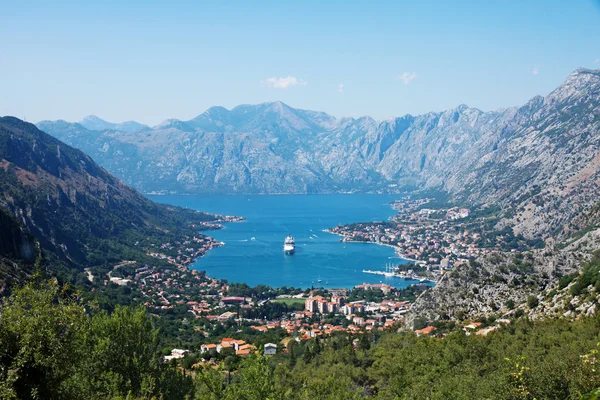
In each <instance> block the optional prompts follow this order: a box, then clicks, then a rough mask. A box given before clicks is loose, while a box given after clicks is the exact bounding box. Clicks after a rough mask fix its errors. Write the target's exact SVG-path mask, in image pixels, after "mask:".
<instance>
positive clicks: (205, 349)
mask: <svg viewBox="0 0 600 400" xmlns="http://www.w3.org/2000/svg"><path fill="white" fill-rule="evenodd" d="M200 351H201V352H202V353H209V354H214V353H215V352H216V351H217V345H216V344H212V343H211V344H203V345H202V346H200Z"/></svg>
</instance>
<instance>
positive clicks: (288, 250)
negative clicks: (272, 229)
mask: <svg viewBox="0 0 600 400" xmlns="http://www.w3.org/2000/svg"><path fill="white" fill-rule="evenodd" d="M295 250H296V243H295V242H294V238H293V237H292V235H288V237H286V238H285V240H284V241H283V252H284V253H285V254H294V251H295Z"/></svg>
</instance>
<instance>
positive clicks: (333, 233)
mask: <svg viewBox="0 0 600 400" xmlns="http://www.w3.org/2000/svg"><path fill="white" fill-rule="evenodd" d="M323 232H326V233H329V234H331V235H335V236H339V237H342V238H344V239H347V238H348V236H345V235H342V234H341V233H335V232H331V231H330V230H329V229H323ZM340 242H343V243H366V244H375V245H378V246H385V247H391V248H392V249H394V252H395V253H396V256H397V257H398V258H400V259H402V260H405V261H409V262H414V263H415V264H418V263H420V262H423V261H421V260H415V259H412V258H408V257H406V256H404V255H403V254H401V253H400V248H399V247H397V246H394V245H393V244H387V243H379V242H371V241H363V240H351V239H348V240H340Z"/></svg>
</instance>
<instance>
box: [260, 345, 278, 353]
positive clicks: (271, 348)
mask: <svg viewBox="0 0 600 400" xmlns="http://www.w3.org/2000/svg"><path fill="white" fill-rule="evenodd" d="M275 353H277V345H276V344H273V343H267V344H265V347H264V351H263V354H264V355H265V356H272V355H275Z"/></svg>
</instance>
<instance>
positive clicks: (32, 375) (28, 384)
mask: <svg viewBox="0 0 600 400" xmlns="http://www.w3.org/2000/svg"><path fill="white" fill-rule="evenodd" d="M86 328H87V327H86V316H85V313H84V309H83V307H82V306H81V305H80V304H79V303H78V302H77V300H76V298H72V297H69V296H68V295H65V294H64V293H61V290H60V289H59V287H58V284H57V283H56V281H50V282H44V283H40V284H38V283H30V284H28V285H26V286H24V287H23V288H21V289H16V290H15V291H14V293H13V294H12V295H11V296H10V297H9V298H8V299H5V300H3V301H2V303H1V304H0V398H2V399H54V398H62V399H77V398H80V396H79V394H78V393H77V392H78V391H77V388H76V385H74V384H73V382H72V381H71V377H72V376H73V375H74V374H75V373H76V371H77V366H78V364H79V362H80V361H81V360H82V358H83V357H84V350H85V347H84V346H83V345H82V344H83V338H84V336H85V333H86Z"/></svg>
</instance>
